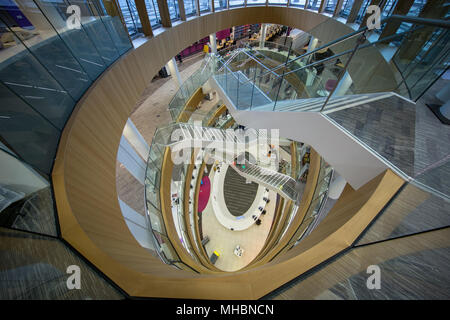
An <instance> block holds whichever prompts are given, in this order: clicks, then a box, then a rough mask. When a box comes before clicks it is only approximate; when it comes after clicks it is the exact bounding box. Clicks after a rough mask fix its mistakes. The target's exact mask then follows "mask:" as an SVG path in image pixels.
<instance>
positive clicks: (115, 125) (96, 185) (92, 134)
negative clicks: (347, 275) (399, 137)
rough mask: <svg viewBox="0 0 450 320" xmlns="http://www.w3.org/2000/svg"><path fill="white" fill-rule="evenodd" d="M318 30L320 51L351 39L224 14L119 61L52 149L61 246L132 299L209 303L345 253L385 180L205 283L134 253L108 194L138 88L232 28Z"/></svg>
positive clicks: (300, 15) (298, 22) (298, 17)
mask: <svg viewBox="0 0 450 320" xmlns="http://www.w3.org/2000/svg"><path fill="white" fill-rule="evenodd" d="M327 20H329V26H330V27H331V29H332V30H333V31H334V34H333V35H331V34H329V33H328V32H329V30H331V29H328V30H322V31H321V32H322V33H321V34H320V35H319V34H317V35H315V36H318V37H320V38H321V39H323V41H325V42H327V41H330V40H332V38H336V37H338V36H342V35H345V34H347V33H349V32H351V31H352V30H351V29H350V28H349V27H348V26H346V25H344V24H342V23H340V22H338V21H336V20H332V19H330V18H328V17H326V16H323V15H321V14H317V13H314V12H311V11H305V10H300V9H292V8H286V7H248V8H239V9H232V10H227V11H222V12H217V13H211V14H206V15H204V16H200V17H196V18H194V19H192V20H189V21H187V22H183V23H180V24H179V25H177V26H175V27H173V28H168V29H164V30H163V32H161V33H160V34H158V35H156V36H155V37H153V38H148V39H146V40H147V41H146V42H145V43H143V44H142V45H140V46H139V47H138V48H135V49H134V50H131V51H130V52H128V53H127V54H126V55H124V56H123V57H122V58H121V59H119V60H118V61H117V62H116V63H115V64H113V65H112V66H111V67H110V68H109V69H108V70H107V71H106V72H105V73H104V74H102V76H101V77H100V78H99V79H97V81H96V82H95V84H94V85H93V86H91V88H90V90H89V91H88V92H87V93H86V94H85V95H84V97H83V98H82V100H81V101H80V102H79V103H78V104H77V106H76V108H75V110H74V112H73V114H72V116H71V117H70V119H69V122H68V124H67V125H66V127H65V129H64V132H63V135H62V139H61V141H60V144H59V148H58V153H57V158H56V161H55V166H54V170H53V173H52V178H53V183H54V186H55V196H56V202H57V208H58V215H59V221H60V224H61V234H62V236H63V238H64V239H65V240H66V241H68V242H69V243H70V244H71V245H72V246H73V247H74V248H75V249H76V250H78V251H79V252H80V253H81V254H82V255H84V256H85V257H86V258H87V259H88V260H89V261H91V262H92V263H93V264H94V265H95V266H96V267H97V268H99V269H100V270H101V271H102V272H103V273H104V274H105V275H106V276H108V277H109V278H110V279H111V280H112V281H114V282H115V283H116V284H117V285H118V286H120V287H121V288H122V289H123V290H125V291H126V292H127V293H128V294H129V295H131V296H137V297H173V298H209V299H211V298H213V299H253V298H259V297H261V296H263V295H265V294H267V293H269V292H271V291H272V290H274V289H275V288H277V287H279V286H280V285H282V284H284V283H286V282H287V281H289V280H291V279H293V278H294V277H296V276H298V275H299V274H302V273H304V272H306V271H308V270H309V269H311V268H312V267H314V266H316V265H318V264H319V263H321V262H324V261H325V260H327V259H329V258H330V257H332V256H334V255H336V254H337V253H339V252H341V251H342V250H344V249H346V248H347V247H348V246H349V245H351V243H353V242H354V241H355V239H356V238H357V237H358V235H359V234H360V233H361V232H362V230H364V229H365V228H366V227H367V225H368V224H369V223H370V222H371V221H372V219H373V218H374V217H375V216H376V215H377V214H378V213H379V211H380V210H381V209H382V208H383V207H384V205H385V204H386V203H387V202H388V201H389V200H390V199H391V198H392V197H393V196H394V194H395V193H396V192H397V191H398V189H399V188H400V187H401V185H402V184H403V182H404V181H403V180H402V179H401V178H399V177H398V176H396V175H395V174H393V173H392V172H391V171H389V170H388V171H386V172H384V173H382V174H380V175H379V176H377V177H376V178H374V179H373V180H372V181H370V182H369V183H367V184H366V185H364V186H363V187H361V188H360V189H359V190H357V191H355V190H353V189H352V188H350V187H349V186H347V187H346V189H345V190H344V193H343V195H342V197H341V199H339V201H338V203H337V204H336V205H335V207H334V208H333V214H332V215H330V218H329V219H327V220H325V221H323V222H322V223H321V225H320V226H319V227H318V228H317V229H316V230H315V231H314V232H313V233H312V234H311V235H310V236H309V237H308V238H307V239H305V241H302V242H301V243H300V244H299V245H298V246H296V247H295V248H294V249H293V250H291V251H289V252H288V253H286V254H284V255H279V256H277V257H275V259H273V260H272V261H271V262H269V263H266V262H268V261H263V262H264V263H263V262H261V264H260V265H258V266H255V267H253V268H252V269H249V270H246V271H239V272H235V273H230V274H225V275H224V274H223V273H222V274H220V276H217V274H216V272H214V271H210V270H206V269H200V270H199V271H200V272H202V273H204V274H193V273H189V272H186V271H178V270H175V269H173V268H171V267H170V266H167V265H165V264H163V263H162V262H161V261H160V260H159V259H158V258H157V257H154V256H151V255H150V254H149V253H148V252H147V251H146V250H145V249H144V248H142V247H140V245H139V244H138V243H137V241H136V240H135V239H134V238H133V236H132V235H131V233H130V231H129V230H128V228H127V226H126V224H125V222H124V219H123V216H122V213H121V211H120V207H119V203H118V200H117V193H116V184H115V164H116V153H117V149H118V146H119V142H120V138H121V135H122V130H123V127H124V125H125V123H126V121H127V119H128V116H129V114H130V113H131V112H132V110H133V108H134V106H135V104H136V102H137V101H138V99H139V97H140V96H141V94H142V93H143V90H144V89H145V87H146V84H147V83H149V82H150V81H151V78H152V76H153V75H154V74H156V73H157V71H158V70H159V69H160V68H161V67H162V66H164V64H165V63H166V62H167V61H168V60H169V59H170V58H171V57H173V56H175V55H176V54H177V53H178V52H180V51H181V50H182V49H183V48H185V47H187V46H188V45H190V44H191V43H193V42H195V41H197V40H198V39H200V38H202V37H205V36H207V35H209V34H211V33H213V32H216V31H218V30H223V29H225V28H229V27H232V26H234V25H242V24H247V23H261V22H262V23H276V24H282V25H289V26H292V27H296V28H299V29H303V30H311V29H314V28H315V27H316V26H317V25H319V24H321V23H323V22H325V21H327ZM317 32H319V30H317ZM380 59H382V57H381V56H380ZM180 252H183V251H182V250H180ZM180 256H181V254H180ZM182 258H184V257H182ZM281 262H282V263H281ZM266 279H271V281H266Z"/></svg>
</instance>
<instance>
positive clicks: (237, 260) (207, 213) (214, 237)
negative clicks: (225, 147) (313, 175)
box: [201, 167, 277, 272]
mask: <svg viewBox="0 0 450 320" xmlns="http://www.w3.org/2000/svg"><path fill="white" fill-rule="evenodd" d="M228 170H234V169H232V168H231V167H229V168H228ZM215 175H216V173H215V172H214V171H213V170H211V172H210V173H209V178H210V180H211V185H214V179H215V178H216V177H215ZM223 190H224V187H223V186H221V187H219V188H213V189H212V190H211V197H210V199H209V201H208V204H207V206H206V208H205V210H204V211H203V212H202V219H201V220H202V222H201V223H202V233H203V237H206V236H208V238H209V239H210V240H209V242H208V243H207V244H206V245H205V249H206V252H207V254H208V256H211V254H212V253H213V252H214V251H217V252H218V253H219V254H220V256H219V258H218V259H217V262H216V263H215V266H216V267H217V268H219V269H220V270H223V271H228V272H232V271H237V270H239V269H242V268H243V267H245V266H246V265H248V264H249V263H250V262H251V261H252V260H253V259H254V258H255V257H256V255H257V254H258V253H259V252H260V251H261V249H262V247H263V246H264V243H265V242H266V239H267V236H268V234H269V231H270V227H271V226H272V221H273V217H274V213H275V206H276V197H277V194H276V193H275V192H273V191H270V192H269V199H270V200H271V201H270V202H269V203H268V204H267V205H266V206H265V210H266V211H267V213H266V214H265V215H264V217H262V218H261V221H262V223H261V224H260V225H256V224H255V223H254V224H253V225H251V226H250V227H249V228H247V229H245V230H242V231H236V230H235V231H231V230H229V229H227V228H225V227H224V226H223V225H222V224H221V223H220V222H219V221H218V220H217V218H216V215H215V213H214V211H213V205H212V201H217V202H218V205H219V207H220V209H221V210H224V211H228V209H227V205H226V203H225V201H224V196H223ZM219 193H222V194H219ZM259 200H260V199H259V198H258V197H255V200H254V202H258V201H259ZM237 201H238V199H237ZM252 207H254V206H253V205H252ZM252 207H251V208H250V209H249V210H252ZM253 209H254V208H253ZM243 214H245V213H243ZM230 215H231V213H230ZM238 245H239V246H240V247H241V248H242V249H243V250H244V253H243V254H242V256H241V257H238V256H237V255H235V254H234V249H235V248H236V246H238Z"/></svg>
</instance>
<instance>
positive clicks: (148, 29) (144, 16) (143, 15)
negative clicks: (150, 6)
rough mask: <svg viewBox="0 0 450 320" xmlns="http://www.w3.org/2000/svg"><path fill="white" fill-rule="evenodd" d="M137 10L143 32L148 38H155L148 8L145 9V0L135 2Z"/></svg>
mask: <svg viewBox="0 0 450 320" xmlns="http://www.w3.org/2000/svg"><path fill="white" fill-rule="evenodd" d="M135 3H136V9H137V11H138V14H139V20H140V21H141V25H142V32H143V33H144V35H145V36H147V37H153V31H152V26H151V24H150V20H149V19H148V13H147V8H146V7H145V0H135Z"/></svg>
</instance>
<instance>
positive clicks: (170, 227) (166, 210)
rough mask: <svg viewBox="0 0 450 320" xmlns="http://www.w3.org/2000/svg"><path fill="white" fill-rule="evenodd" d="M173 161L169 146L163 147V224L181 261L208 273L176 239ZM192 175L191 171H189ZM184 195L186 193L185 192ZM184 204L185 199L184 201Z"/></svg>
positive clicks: (161, 196)
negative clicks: (171, 188) (172, 197)
mask: <svg viewBox="0 0 450 320" xmlns="http://www.w3.org/2000/svg"><path fill="white" fill-rule="evenodd" d="M172 172H173V162H172V152H171V150H170V148H169V147H167V148H165V152H164V160H163V164H162V168H161V186H160V198H161V213H162V216H163V219H164V225H165V227H166V231H167V236H168V237H169V239H171V242H172V245H173V247H174V249H175V251H176V252H177V254H178V256H179V257H180V259H181V261H183V262H184V263H185V264H187V265H188V266H190V267H191V268H192V269H194V270H197V271H199V272H202V273H209V272H210V271H209V270H208V269H207V268H206V267H204V266H202V265H199V264H198V263H197V262H196V261H195V260H194V259H193V258H192V257H191V256H190V254H189V253H188V252H187V250H186V248H185V247H183V245H182V244H181V243H180V241H178V239H179V237H178V234H177V231H176V229H175V224H174V221H173V214H172V210H171V192H170V186H171V182H172ZM191 175H192V171H191ZM185 196H186V194H185ZM187 201H188V202H187V205H188V206H189V193H188V198H187ZM184 205H186V199H185V203H184Z"/></svg>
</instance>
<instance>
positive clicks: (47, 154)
mask: <svg viewBox="0 0 450 320" xmlns="http://www.w3.org/2000/svg"><path fill="white" fill-rule="evenodd" d="M28 89H29V90H31V89H32V88H31V89H30V88H28ZM23 94H26V92H25V91H24V92H23ZM30 94H31V93H30ZM0 105H1V106H2V107H1V110H0V139H1V141H2V142H3V143H4V144H5V145H7V147H8V148H9V149H11V150H12V151H13V152H14V153H15V154H17V155H19V156H20V157H21V158H22V159H23V160H25V161H26V162H27V163H29V164H31V165H32V166H33V167H35V168H37V169H38V170H40V171H42V172H44V173H46V174H49V173H50V170H51V167H52V163H53V159H54V157H55V153H56V146H57V144H58V140H59V135H60V131H59V130H58V129H57V128H56V127H55V126H54V125H52V124H51V123H50V122H49V121H48V120H47V119H45V118H44V117H43V115H42V113H39V112H38V111H36V109H35V108H33V107H32V106H30V105H29V104H27V103H26V102H25V101H24V100H23V99H21V98H20V97H19V96H18V95H16V94H15V93H13V91H11V90H10V89H9V88H8V87H7V86H5V85H4V84H3V83H2V82H0ZM2 168H3V167H2Z"/></svg>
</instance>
